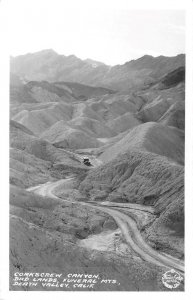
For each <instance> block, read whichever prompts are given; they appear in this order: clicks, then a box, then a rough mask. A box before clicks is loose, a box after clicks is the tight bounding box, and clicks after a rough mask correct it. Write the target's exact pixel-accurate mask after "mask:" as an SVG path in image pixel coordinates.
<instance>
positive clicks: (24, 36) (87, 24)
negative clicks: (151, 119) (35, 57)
mask: <svg viewBox="0 0 193 300" xmlns="http://www.w3.org/2000/svg"><path fill="white" fill-rule="evenodd" d="M104 1H105V0H104ZM67 3H69V1H66V0H63V1H57V0H55V1H48V0H47V1H43V0H39V1H36V0H33V1H30V0H17V1H12V2H11V6H10V7H9V30H10V39H9V49H10V55H12V56H16V55H20V54H25V53H29V52H36V51H40V50H43V49H50V48H51V49H53V50H55V51H56V52H58V53H59V54H64V55H71V54H74V55H76V56H77V57H79V58H81V59H86V58H91V59H94V60H98V61H102V62H104V63H106V64H109V65H115V64H123V63H125V62H126V61H129V60H132V59H136V58H139V57H141V56H143V55H145V54H149V55H153V56H159V55H166V56H174V55H177V54H179V53H184V52H185V11H184V10H168V9H167V10H163V9H156V10H155V9H151V10H148V9H146V10H141V9H138V10H134V9H122V8H114V7H111V6H110V7H105V6H104V7H103V6H98V7H94V6H93V7H92V6H89V5H88V6H87V5H84V2H83V5H79V6H76V5H75V6H69V5H67Z"/></svg>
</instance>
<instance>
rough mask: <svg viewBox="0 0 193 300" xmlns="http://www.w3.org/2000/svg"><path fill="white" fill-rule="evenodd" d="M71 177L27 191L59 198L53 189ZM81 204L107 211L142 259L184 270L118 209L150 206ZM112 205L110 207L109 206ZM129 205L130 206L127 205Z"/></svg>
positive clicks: (68, 181)
mask: <svg viewBox="0 0 193 300" xmlns="http://www.w3.org/2000/svg"><path fill="white" fill-rule="evenodd" d="M73 179H74V178H73V177H69V178H66V179H62V180H59V181H56V182H47V183H45V184H42V185H38V186H35V187H31V188H28V191H33V192H34V193H36V194H38V195H41V196H44V197H49V198H54V199H60V200H61V198H59V197H57V196H56V195H55V194H54V190H55V189H56V188H58V187H59V186H60V185H62V187H63V188H65V185H66V186H68V185H69V183H72V182H73ZM62 200H63V201H67V202H71V203H77V202H76V201H68V200H65V199H62ZM78 203H79V204H81V205H84V206H87V207H92V208H95V209H98V210H100V211H102V212H104V213H107V214H108V215H110V216H111V217H112V218H113V219H114V220H115V222H116V223H117V225H118V227H119V228H120V229H121V231H122V234H123V236H124V237H125V240H126V242H127V243H128V244H129V246H130V247H131V248H132V249H133V250H134V251H135V252H136V253H137V254H138V255H140V257H141V258H142V259H144V260H145V261H148V262H150V263H152V264H154V265H157V266H161V267H163V266H164V267H166V268H169V269H171V268H173V269H176V270H178V271H180V272H181V273H183V272H184V262H183V261H181V260H180V259H177V258H174V257H171V256H167V255H164V254H161V253H159V252H158V251H155V250H154V249H152V248H151V247H150V246H149V245H148V244H147V243H146V242H145V241H144V239H143V238H142V236H141V234H140V231H139V229H138V227H137V224H136V222H135V221H134V219H133V218H131V217H130V216H128V215H127V214H125V213H123V212H121V211H119V210H118V209H119V208H120V207H125V208H127V209H129V208H131V209H137V210H147V211H148V210H149V212H150V213H153V211H152V208H145V209H144V208H142V206H141V205H139V207H137V206H138V205H137V204H134V205H132V204H126V205H123V204H122V203H119V204H117V203H116V204H115V203H110V202H109V203H103V204H92V203H86V202H78ZM111 206H112V207H111ZM129 206H130V207H129Z"/></svg>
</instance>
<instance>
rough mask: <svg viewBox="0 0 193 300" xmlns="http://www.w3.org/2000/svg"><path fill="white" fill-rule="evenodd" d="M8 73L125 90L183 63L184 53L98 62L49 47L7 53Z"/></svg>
mask: <svg viewBox="0 0 193 300" xmlns="http://www.w3.org/2000/svg"><path fill="white" fill-rule="evenodd" d="M10 65H11V73H13V74H17V75H19V77H20V78H22V79H24V80H26V81H32V80H34V81H42V80H46V81H49V82H56V81H67V82H77V83H81V84H86V85H91V86H100V87H105V88H109V89H112V90H116V91H121V92H128V91H131V90H133V89H134V90H136V89H138V88H140V87H143V86H144V85H149V84H152V83H154V82H155V81H156V80H157V79H159V78H160V77H162V76H164V75H166V74H167V73H169V72H172V71H173V70H175V69H177V68H179V67H184V66H185V55H184V54H179V55H177V56H175V57H166V56H158V57H153V56H150V55H145V56H143V57H141V58H139V59H136V60H131V61H129V62H126V63H125V64H123V65H116V66H108V65H105V64H103V63H101V62H98V61H95V60H92V59H86V60H81V59H80V58H78V57H76V56H74V55H70V56H65V55H59V54H57V53H56V52H55V51H53V50H52V49H48V50H43V51H40V52H36V53H29V54H26V55H20V56H17V57H11V64H10Z"/></svg>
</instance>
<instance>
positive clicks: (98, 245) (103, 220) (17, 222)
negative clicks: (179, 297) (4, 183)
mask: <svg viewBox="0 0 193 300" xmlns="http://www.w3.org/2000/svg"><path fill="white" fill-rule="evenodd" d="M8 2H11V4H10V7H11V10H9V13H10V16H9V17H10V20H11V21H9V22H11V23H10V24H11V37H10V38H9V53H8V55H9V201H8V199H7V200H6V201H7V202H9V232H8V233H7V235H8V239H9V279H8V281H9V291H11V292H13V293H16V294H15V295H16V296H17V292H19V291H20V292H23V293H25V292H31V291H32V292H34V291H36V292H37V291H39V292H43V293H42V294H41V295H42V297H44V295H45V294H44V292H53V291H54V292H62V293H63V295H64V297H65V292H104V291H105V292H123V291H124V292H145V291H146V292H152V291H153V292H184V291H185V278H186V276H185V246H184V235H185V234H184V228H185V213H184V205H185V193H184V181H185V180H184V179H185V177H184V166H185V115H186V114H185V99H186V92H185V87H186V55H187V53H186V43H187V37H186V26H187V21H186V18H187V10H186V7H185V6H184V8H176V7H175V6H173V7H172V6H168V8H167V7H164V8H159V7H158V8H154V7H152V8H151V7H149V6H147V7H146V8H144V6H141V7H140V6H138V7H137V8H134V7H133V6H131V7H130V6H129V5H127V8H121V7H119V6H117V7H116V6H114V5H112V7H111V6H109V7H108V6H106V5H104V6H103V5H102V2H100V4H101V5H98V6H95V5H93V6H92V5H91V4H89V2H88V1H82V4H81V1H73V3H72V4H71V5H70V4H69V3H68V1H66V0H65V1H57V0H56V1H44V0H42V1H41V0H40V1H31V0H27V1H24V0H18V1H8ZM78 2H79V3H78ZM90 2H92V1H90ZM168 2H169V1H168ZM190 2H191V1H190ZM94 3H95V1H93V4H94ZM104 3H105V1H104ZM108 3H110V2H109V1H108ZM116 3H118V1H116ZM1 5H3V1H1V2H0V6H1ZM192 72H193V70H192ZM192 151H193V149H192ZM189 200H191V201H192V199H189ZM2 201H3V199H2ZM33 295H35V294H33ZM52 295H53V297H55V295H56V297H57V293H54V294H52ZM92 295H93V294H92ZM99 295H100V294H99ZM116 295H117V296H119V294H116ZM120 295H121V294H120ZM162 295H165V293H164V294H162ZM26 297H27V294H26Z"/></svg>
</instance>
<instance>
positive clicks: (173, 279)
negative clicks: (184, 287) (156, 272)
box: [162, 269, 183, 289]
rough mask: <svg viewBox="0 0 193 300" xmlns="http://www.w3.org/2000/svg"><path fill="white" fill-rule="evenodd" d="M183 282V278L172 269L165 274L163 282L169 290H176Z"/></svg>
mask: <svg viewBox="0 0 193 300" xmlns="http://www.w3.org/2000/svg"><path fill="white" fill-rule="evenodd" d="M182 280H183V276H182V275H181V274H180V273H178V272H176V271H175V270H174V269H171V270H169V271H167V272H166V273H164V274H163V276H162V282H163V284H164V285H165V286H166V287H167V288H168V289H176V288H177V287H178V286H179V285H180V283H181V282H182Z"/></svg>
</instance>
